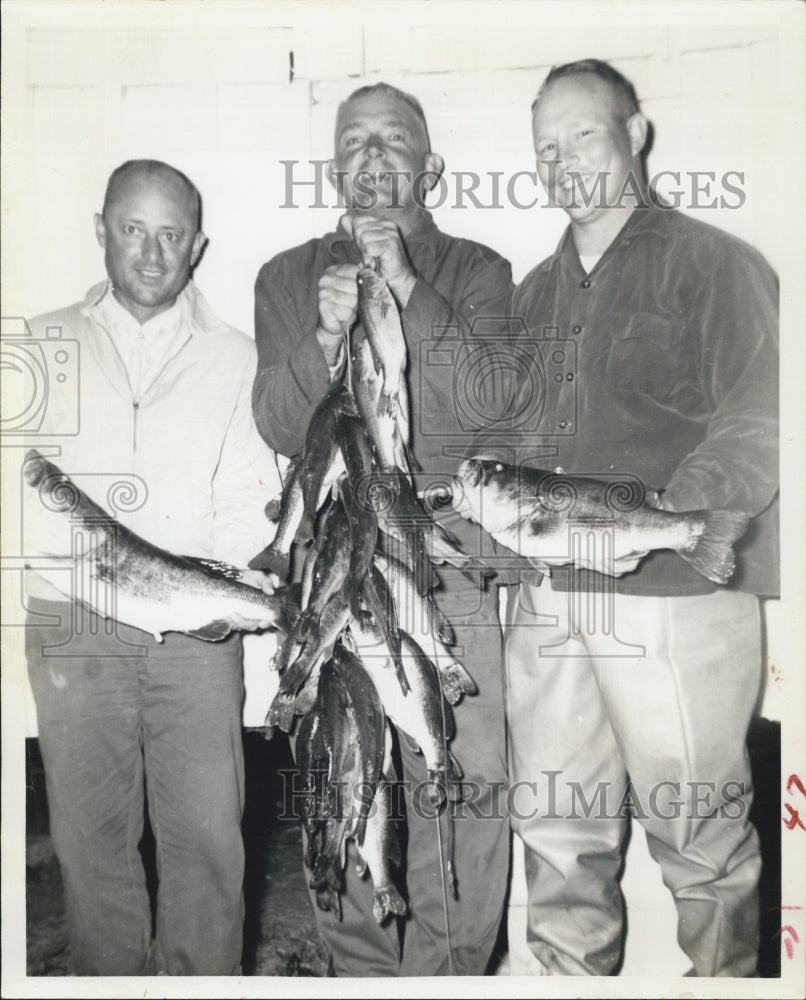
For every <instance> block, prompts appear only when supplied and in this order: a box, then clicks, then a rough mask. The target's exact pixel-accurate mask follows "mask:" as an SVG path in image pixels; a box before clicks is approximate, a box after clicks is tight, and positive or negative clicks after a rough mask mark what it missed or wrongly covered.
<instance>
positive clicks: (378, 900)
mask: <svg viewBox="0 0 806 1000" xmlns="http://www.w3.org/2000/svg"><path fill="white" fill-rule="evenodd" d="M408 912H409V911H408V907H407V906H406V901H405V899H403V897H402V896H401V895H400V893H399V892H398V891H397V889H396V888H395V887H394V886H393V885H384V886H381V888H380V889H376V890H375V892H374V893H373V894H372V915H373V916H374V917H375V920H376V921H377V922H378V923H379V924H382V923H383V922H384V920H386V918H387V917H388V916H390V915H391V914H393V913H396V914H397V915H398V916H399V917H404V916H405V915H406V914H407V913H408Z"/></svg>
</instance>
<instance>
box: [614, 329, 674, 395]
mask: <svg viewBox="0 0 806 1000" xmlns="http://www.w3.org/2000/svg"><path fill="white" fill-rule="evenodd" d="M681 343H682V327H681V325H680V322H679V320H677V319H676V318H675V317H671V316H669V317H667V316H659V315H657V314H656V313H632V314H630V315H626V314H624V315H618V314H616V315H615V316H614V317H613V340H612V342H611V344H610V351H609V353H608V356H607V363H606V365H605V384H606V385H607V387H608V388H609V389H611V390H613V391H615V392H639V393H644V394H646V395H649V396H654V397H655V398H659V399H662V398H663V397H665V396H668V395H669V394H670V393H671V392H672V391H673V390H674V388H675V387H676V386H677V385H679V384H680V382H681V381H683V380H684V379H685V371H686V367H687V366H686V360H687V359H686V358H685V357H684V356H683V355H682V347H681Z"/></svg>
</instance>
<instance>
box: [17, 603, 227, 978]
mask: <svg viewBox="0 0 806 1000" xmlns="http://www.w3.org/2000/svg"><path fill="white" fill-rule="evenodd" d="M29 612H30V613H29V618H28V626H27V628H26V654H27V658H28V672H29V676H30V679H31V687H32V689H33V693H34V698H35V701H36V707H37V716H38V722H39V744H40V747H41V750H42V757H43V760H44V764H45V775H46V782H47V795H48V806H49V809H50V825H51V834H52V837H53V843H54V847H55V850H56V854H57V856H58V858H59V862H60V864H61V868H62V874H63V878H64V887H65V897H66V904H67V918H68V931H69V939H70V950H71V955H72V960H73V966H74V971H75V973H76V974H77V975H88V976H89V975H105V976H110V975H148V974H153V973H156V972H162V973H166V974H169V975H230V974H235V973H237V972H238V971H239V969H240V961H241V946H242V927H243V894H242V883H243V870H244V852H243V843H242V839H241V828H240V822H241V814H242V811H243V803H244V779H243V746H242V742H241V704H242V701H243V677H242V666H241V642H240V638H239V637H238V636H234V637H232V638H230V639H227V640H225V641H224V642H220V643H206V642H203V641H202V640H199V639H194V638H191V637H189V636H185V635H180V634H177V633H169V634H167V635H166V636H165V639H164V642H163V643H157V642H156V641H155V640H154V639H153V638H152V637H151V636H150V635H148V634H146V633H145V632H141V631H140V630H139V629H134V628H129V627H128V626H124V625H120V624H117V625H115V624H113V623H108V622H104V621H102V620H100V619H98V618H96V617H95V616H94V615H90V614H87V613H86V612H84V611H82V610H81V609H80V608H74V607H73V606H72V605H70V604H67V603H52V602H46V601H39V600H36V599H31V600H30V601H29ZM42 615H50V616H54V619H55V624H50V625H48V624H44V621H45V619H43V618H42V617H41V616H42ZM76 621H78V622H80V623H81V626H82V627H81V629H80V630H78V629H76V627H75V623H76ZM110 632H111V634H110ZM146 794H147V797H148V810H149V816H150V821H151V824H152V827H153V830H154V834H155V838H156V842H157V869H158V876H159V888H158V895H157V900H158V902H157V919H156V938H155V940H154V941H152V938H151V911H150V906H149V900H148V894H147V890H146V879H145V871H144V868H143V864H142V859H141V857H140V853H139V851H138V844H139V842H140V840H141V837H142V833H143V825H144V805H145V795H146Z"/></svg>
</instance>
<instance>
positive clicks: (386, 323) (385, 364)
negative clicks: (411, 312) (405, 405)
mask: <svg viewBox="0 0 806 1000" xmlns="http://www.w3.org/2000/svg"><path fill="white" fill-rule="evenodd" d="M357 281H358V313H359V316H360V317H361V325H362V326H363V327H364V330H366V333H367V339H368V342H369V345H370V348H371V351H372V356H373V362H374V365H375V370H376V372H378V373H379V374H380V375H381V378H382V389H381V393H380V397H379V399H378V403H377V406H378V408H379V409H378V412H379V413H380V412H382V411H385V412H388V413H389V414H391V415H392V416H395V415H396V414H397V411H398V409H399V406H400V386H401V384H402V383H403V382H404V380H405V372H406V362H407V360H408V352H407V350H406V339H405V337H404V335H403V326H402V324H401V322H400V313H399V311H398V308H397V303H396V302H395V300H394V297H393V295H392V293H391V291H390V290H389V286H388V285H387V283H386V279H385V278H383V277H382V276H381V275H380V274H379V273H378V272H377V270H375V268H374V267H372V266H369V265H367V264H364V265H363V266H362V267H361V268H360V269H359V271H358V278H357Z"/></svg>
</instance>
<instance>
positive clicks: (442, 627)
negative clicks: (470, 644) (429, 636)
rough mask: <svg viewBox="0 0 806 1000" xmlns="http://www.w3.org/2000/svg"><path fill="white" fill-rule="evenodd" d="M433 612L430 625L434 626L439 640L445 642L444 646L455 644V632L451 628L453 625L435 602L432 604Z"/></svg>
mask: <svg viewBox="0 0 806 1000" xmlns="http://www.w3.org/2000/svg"><path fill="white" fill-rule="evenodd" d="M432 607H433V609H434V612H433V618H432V627H433V626H436V633H437V635H438V636H439V638H440V640H441V641H442V642H444V643H445V645H446V646H455V645H456V632H454V630H453V625H451V623H450V622H449V621H448V619H447V618H446V617H445V615H444V614H443V613H442V611H440V609H439V608H438V607H437V606H436V604H434V605H432Z"/></svg>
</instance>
